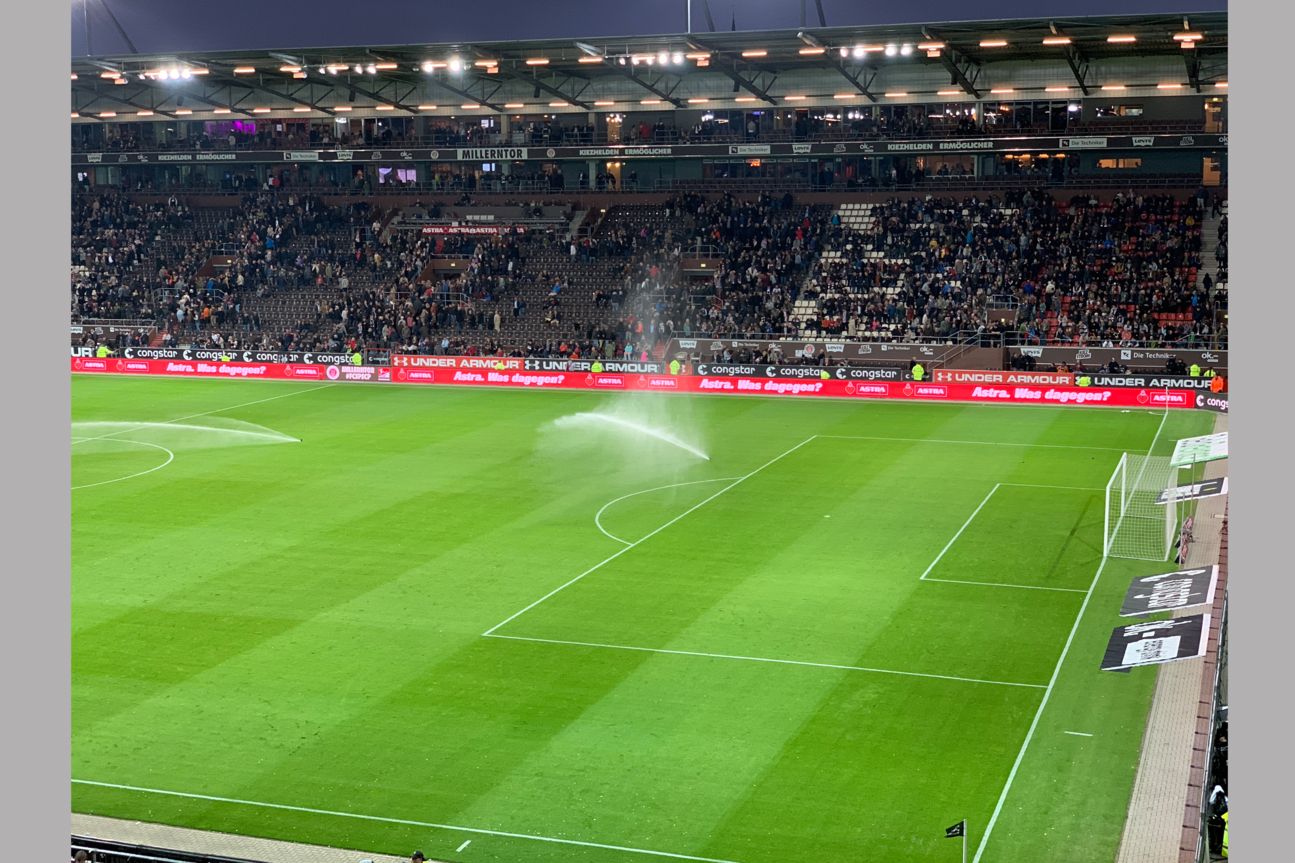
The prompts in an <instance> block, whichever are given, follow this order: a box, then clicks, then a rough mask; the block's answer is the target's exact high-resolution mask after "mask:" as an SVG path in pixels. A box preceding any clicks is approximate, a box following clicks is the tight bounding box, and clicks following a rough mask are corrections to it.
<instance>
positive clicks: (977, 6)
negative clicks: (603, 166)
mask: <svg viewBox="0 0 1295 863" xmlns="http://www.w3.org/2000/svg"><path fill="white" fill-rule="evenodd" d="M85 2H89V4H90V40H91V46H92V47H93V49H94V53H95V54H96V55H104V54H125V53H129V50H128V48H127V47H126V43H125V42H123V41H122V39H121V37H120V36H119V35H118V33H117V31H116V28H115V27H114V26H113V25H112V22H111V21H110V20H109V18H108V16H107V15H105V14H104V13H103V12H102V11H101V9H100V8H99V4H100V3H101V2H102V0H71V3H72V34H71V35H72V56H74V57H78V56H84V55H85V54H86V53H87V51H86V33H85V20H84V13H83V8H84V3H85ZM106 2H107V5H108V8H110V9H111V10H112V12H113V14H114V15H116V17H117V20H118V21H119V22H120V23H121V25H122V27H123V28H124V29H125V31H126V33H127V34H128V35H129V36H130V38H131V40H132V41H134V43H135V46H136V48H138V50H139V51H140V52H141V53H145V54H153V53H165V52H171V51H219V50H236V49H272V48H308V47H325V46H332V45H336V46H346V45H381V44H391V45H405V44H416V43H419V42H429V43H435V42H454V41H471V40H478V41H487V40H499V39H547V38H561V37H572V38H578V37H586V38H589V37H598V36H627V35H651V34H657V33H680V32H683V31H684V30H685V22H686V17H687V16H686V9H687V5H686V0H644V2H639V3H635V2H631V0H550V2H543V0H477V2H449V3H446V2H436V0H423V2H417V0H295V2H294V0H106ZM1226 8H1227V3H1226V0H977V2H970V3H969V2H966V0H871V2H869V0H823V10H824V12H825V13H826V15H827V23H828V26H842V25H850V24H898V23H935V22H940V21H966V20H987V19H999V18H1039V17H1048V16H1055V17H1059V18H1066V17H1078V16H1083V15H1116V14H1136V13H1148V12H1156V13H1175V14H1176V13H1190V12H1204V11H1222V10H1225V9H1226ZM710 9H711V14H712V16H713V17H714V19H715V27H716V29H718V30H729V29H731V28H732V24H733V18H734V15H736V21H737V29H738V30H771V29H780V28H792V27H796V26H798V25H799V23H800V2H799V0H710ZM692 13H693V29H694V30H695V31H698V32H700V31H704V30H706V29H707V27H706V19H705V17H704V15H703V12H702V5H701V0H693V10H692ZM807 21H808V23H809V25H810V26H813V25H815V24H816V23H817V16H816V13H815V11H814V3H813V0H808V2H807Z"/></svg>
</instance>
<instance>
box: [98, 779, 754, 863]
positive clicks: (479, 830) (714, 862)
mask: <svg viewBox="0 0 1295 863" xmlns="http://www.w3.org/2000/svg"><path fill="white" fill-rule="evenodd" d="M72 784H73V785H93V786H96V787H99V788H115V789H118V790H122V791H136V792H139V793H141V794H160V795H164V796H167V797H183V798H186V799H189V800H209V801H212V802H215V803H231V804H234V805H237V806H255V807H258V808H261V809H280V810H283V811H286V812H305V813H307V814H309V815H331V816H333V817H335V818H354V819H356V820H359V821H374V822H379V823H383V824H402V825H406V826H411V827H431V828H434V829H437V830H456V831H458V832H460V833H476V834H478V835H481V836H503V837H505V838H508V839H530V840H533V841H535V842H551V843H554V844H557V845H578V846H580V847H582V848H601V849H603V850H604V851H623V852H625V853H626V854H644V855H647V856H650V857H668V858H670V859H672V860H694V861H698V863H734V861H732V860H718V859H716V858H714V857H694V856H692V855H690V854H675V853H672V852H670V851H653V850H651V849H649V848H631V847H629V846H626V845H604V844H603V843H601V842H585V841H582V840H579V839H558V838H555V837H553V836H539V835H536V834H533V833H509V832H506V831H503V830H487V829H485V828H484V827H463V826H460V825H457V824H437V823H435V822H432V821H411V820H409V819H406V818H388V817H385V816H382V815H360V814H357V813H355V812H338V811H335V810H332V809H314V808H311V807H309V806H289V805H287V804H286V803H266V802H264V801H260V800H240V799H238V798H236V797H217V796H215V795H212V794H192V793H189V792H186V791H168V790H166V789H162V788H144V787H141V786H138V785H118V784H116V783H113V782H95V781H92V780H89V779H73V780H72Z"/></svg>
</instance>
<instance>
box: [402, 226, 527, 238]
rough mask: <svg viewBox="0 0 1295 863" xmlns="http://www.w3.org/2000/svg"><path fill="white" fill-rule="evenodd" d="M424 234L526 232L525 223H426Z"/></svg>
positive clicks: (479, 234) (485, 234)
mask: <svg viewBox="0 0 1295 863" xmlns="http://www.w3.org/2000/svg"><path fill="white" fill-rule="evenodd" d="M422 232H423V233H424V234H468V235H472V236H491V235H494V234H509V233H518V234H524V233H526V226H525V225H424V226H423V231H422Z"/></svg>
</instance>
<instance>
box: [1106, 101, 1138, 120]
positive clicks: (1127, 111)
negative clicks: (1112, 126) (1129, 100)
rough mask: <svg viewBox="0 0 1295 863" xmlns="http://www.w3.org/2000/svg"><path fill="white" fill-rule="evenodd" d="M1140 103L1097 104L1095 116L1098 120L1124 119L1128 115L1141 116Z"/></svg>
mask: <svg viewBox="0 0 1295 863" xmlns="http://www.w3.org/2000/svg"><path fill="white" fill-rule="evenodd" d="M1141 116H1142V106H1141V105H1099V106H1097V118H1098V119H1099V120H1114V119H1124V118H1129V117H1141Z"/></svg>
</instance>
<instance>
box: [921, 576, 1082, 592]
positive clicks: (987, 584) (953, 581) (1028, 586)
mask: <svg viewBox="0 0 1295 863" xmlns="http://www.w3.org/2000/svg"><path fill="white" fill-rule="evenodd" d="M922 580H923V581H938V582H941V583H943V584H974V585H976V586H978V587H1014V588H1016V589H1018V590H1052V591H1056V592H1058V593H1087V591H1085V590H1083V589H1081V588H1078V587H1045V586H1043V585H1040V584H1004V583H1002V582H998V581H963V580H962V579H960V578H924V579H922Z"/></svg>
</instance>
